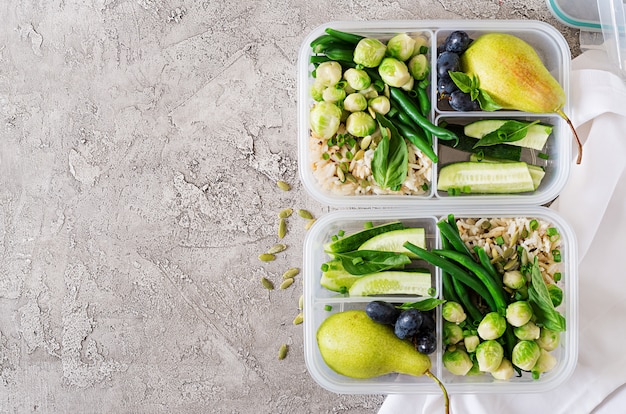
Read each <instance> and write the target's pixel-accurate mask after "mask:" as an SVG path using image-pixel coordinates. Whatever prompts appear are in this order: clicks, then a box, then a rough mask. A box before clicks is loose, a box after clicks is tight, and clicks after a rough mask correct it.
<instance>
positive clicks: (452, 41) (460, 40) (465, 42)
mask: <svg viewBox="0 0 626 414" xmlns="http://www.w3.org/2000/svg"><path fill="white" fill-rule="evenodd" d="M470 42H471V39H470V38H469V36H468V35H467V33H465V32H463V31H461V30H456V31H454V32H452V33H450V34H449V35H448V37H447V38H446V40H445V42H444V43H443V45H444V48H445V50H446V51H448V52H454V53H458V54H461V53H463V52H465V50H466V49H467V47H468V46H469V44H470Z"/></svg>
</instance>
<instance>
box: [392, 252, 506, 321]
mask: <svg viewBox="0 0 626 414" xmlns="http://www.w3.org/2000/svg"><path fill="white" fill-rule="evenodd" d="M403 246H404V247H405V248H406V249H408V250H409V251H411V252H413V253H415V254H416V255H417V256H418V257H420V258H422V259H424V260H425V261H427V262H428V263H430V264H432V265H434V266H437V267H439V268H440V269H441V270H442V271H444V272H448V273H449V274H450V276H451V277H453V278H455V279H457V280H458V281H460V282H461V283H463V284H464V285H466V286H467V287H469V288H472V289H474V291H475V292H476V293H477V294H478V295H480V296H481V297H482V298H483V299H484V300H485V302H487V305H488V306H489V308H490V309H491V310H492V311H496V310H497V309H498V307H497V306H496V302H495V301H494V298H493V297H492V295H491V294H490V293H489V291H488V290H487V289H486V287H485V285H484V284H483V283H481V281H480V280H478V279H477V278H475V277H473V276H472V275H470V274H469V273H468V272H466V271H465V270H463V269H462V268H461V267H459V266H457V265H456V264H455V263H453V262H451V261H450V260H447V259H446V258H444V257H441V256H440V255H438V254H435V253H434V252H429V251H428V250H425V249H422V248H421V247H419V246H416V245H414V244H412V243H411V242H406V243H404V244H403ZM446 251H447V250H446ZM453 253H457V252H453ZM459 254H460V253H459Z"/></svg>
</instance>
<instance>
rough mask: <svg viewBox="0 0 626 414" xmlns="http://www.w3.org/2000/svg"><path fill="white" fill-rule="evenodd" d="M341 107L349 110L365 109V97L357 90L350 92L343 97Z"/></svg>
mask: <svg viewBox="0 0 626 414" xmlns="http://www.w3.org/2000/svg"><path fill="white" fill-rule="evenodd" d="M343 108H344V109H345V110H346V111H350V112H359V111H365V110H366V109H367V99H365V96H363V94H360V93H358V92H355V93H351V94H350V95H348V96H346V99H344V101H343Z"/></svg>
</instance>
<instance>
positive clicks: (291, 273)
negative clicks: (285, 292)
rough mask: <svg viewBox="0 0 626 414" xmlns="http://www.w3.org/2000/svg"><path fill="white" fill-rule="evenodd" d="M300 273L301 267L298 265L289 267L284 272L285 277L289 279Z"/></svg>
mask: <svg viewBox="0 0 626 414" xmlns="http://www.w3.org/2000/svg"><path fill="white" fill-rule="evenodd" d="M298 273H300V269H298V268H297V267H292V268H289V269H287V270H286V271H285V273H283V279H289V278H290V277H294V276H296V275H297V274H298Z"/></svg>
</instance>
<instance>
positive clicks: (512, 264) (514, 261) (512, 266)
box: [504, 257, 519, 271]
mask: <svg viewBox="0 0 626 414" xmlns="http://www.w3.org/2000/svg"><path fill="white" fill-rule="evenodd" d="M518 265H519V262H518V261H517V257H515V258H513V259H511V260H509V261H508V262H507V263H506V264H505V265H504V270H505V271H509V270H515V269H517V267H518Z"/></svg>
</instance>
